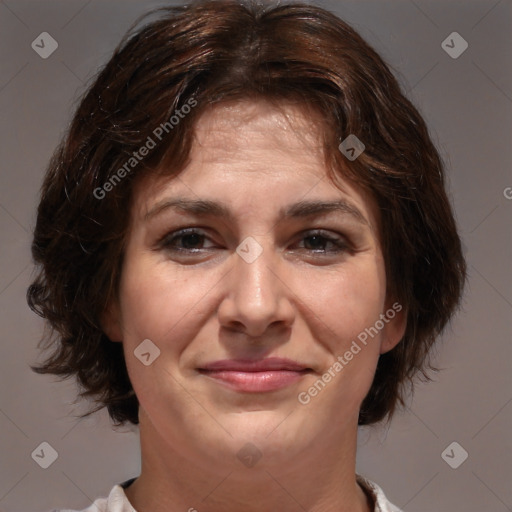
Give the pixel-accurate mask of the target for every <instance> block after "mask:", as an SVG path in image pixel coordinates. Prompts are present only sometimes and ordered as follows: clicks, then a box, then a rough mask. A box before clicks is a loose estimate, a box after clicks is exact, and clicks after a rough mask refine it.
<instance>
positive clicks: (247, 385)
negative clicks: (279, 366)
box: [201, 370, 310, 393]
mask: <svg viewBox="0 0 512 512" xmlns="http://www.w3.org/2000/svg"><path fill="white" fill-rule="evenodd" d="M201 373H202V374H203V375H207V376H208V377H211V378H212V379H215V380H219V381H221V382H222V383H223V384H225V385H226V386H228V387H229V388H231V389H234V390H236V391H245V392H247V393H262V392H265V391H275V390H277V389H281V388H284V387H286V386H289V385H290V384H293V383H294V382H297V381H298V380H300V379H301V378H302V377H303V376H304V375H306V374H307V373H310V371H309V370H304V371H291V370H268V371H261V372H242V371H232V370H229V371H228V370H202V371H201Z"/></svg>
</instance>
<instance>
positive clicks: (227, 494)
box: [28, 0, 465, 512]
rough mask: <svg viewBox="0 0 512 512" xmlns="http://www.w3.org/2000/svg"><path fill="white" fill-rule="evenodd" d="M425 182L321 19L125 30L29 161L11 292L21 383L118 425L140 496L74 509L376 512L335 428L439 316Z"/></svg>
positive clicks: (247, 17) (123, 492) (170, 16)
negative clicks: (29, 332) (32, 190)
mask: <svg viewBox="0 0 512 512" xmlns="http://www.w3.org/2000/svg"><path fill="white" fill-rule="evenodd" d="M443 173H444V171H443V165H442V162H441V160H440V157H439V155H438V153H437V151H436V149H435V147H434V145H433V144H432V141H431V140H430V137H429V134H428V130H427V128H426V126H425V123H424V121H423V119H422V118H421V116H420V115H419V113H418V112H417V110H416V109H415V108H414V106H413V105H411V103H410V102H409V101H408V100H407V99H406V98H405V97H404V96H403V94H402V93H401V91H400V88H399V86H398V84H397V82H396V80H395V79H394V77H393V76H392V74H391V73H390V71H389V69H388V68H387V66H386V64H385V63H384V62H383V61H382V59H381V58H380V57H379V56H378V55H377V54H376V53H375V51H374V50H373V49H372V48H370V47H369V46H368V45H367V43H365V42H364V41H363V40H362V39H361V37H360V36H359V35H358V34H357V33H356V32H354V30H353V29H351V28H350V27H349V26H348V25H347V24H345V23H344V22H343V21H341V20H340V19H338V18H337V17H335V16H334V15H333V14H331V13H329V12H327V11H325V10H323V9H320V8H317V7H313V6H309V5H305V4H299V3H297V4H289V5H281V6H279V5H267V6H261V5H257V4H248V3H241V2H238V1H231V0H220V1H208V0H206V1H199V2H194V3H193V4H190V5H188V6H183V7H172V8H166V9H163V10H161V11H160V12H159V17H158V19H157V20H156V21H153V22H151V23H148V24H147V25H145V26H143V27H142V28H140V29H138V30H134V31H133V32H131V33H130V34H129V35H128V36H127V37H126V38H125V40H124V41H123V42H122V43H121V45H120V46H119V48H118V49H117V50H116V52H115V53H114V55H113V57H112V58H111V60H110V61H109V62H108V63H107V65H106V66H105V68H104V69H103V70H102V71H101V73H100V74H99V75H98V77H97V78H96V80H95V82H94V83H93V85H92V86H91V87H90V89H89V91H88V92H87V94H86V95H85V97H84V99H83V100H82V102H81V103H80V105H79V107H78V109H77V112H76V114H75V116H74V119H73V122H72V125H71V127H70V129H69V133H68V134H67V136H66V137H65V139H64V140H63V142H62V144H61V146H60V147H59V149H58V150H57V151H56V153H55V155H54V157H53V159H52V161H51V163H50V166H49V169H48V173H47V176H46V179H45V182H44V185H43V189H42V196H41V202H40V205H39V209H38V218H37V226H36V230H35V235H34V242H33V256H34V259H35V261H36V263H37V264H39V265H40V273H39V275H38V277H37V279H36V280H35V281H34V283H33V284H32V285H31V287H30V289H29V291H28V300H29V304H30V305H31V307H32V308H33V309H34V310H35V311H36V312H38V313H39V314H40V315H41V316H43V317H44V318H45V319H46V320H47V322H48V323H49V325H50V327H51V331H50V334H49V335H48V337H47V338H46V348H48V349H50V348H53V353H52V354H51V356H50V357H49V358H48V359H47V360H46V361H45V363H44V364H42V365H41V366H39V367H34V370H35V371H37V372H39V373H52V374H57V375H61V376H76V378H77V380H78V382H79V383H80V385H81V386H82V387H83V392H82V393H81V396H88V397H92V398H94V400H95V401H96V403H97V404H98V406H97V407H96V409H95V410H98V409H100V408H102V407H105V406H106V407H107V408H108V411H109V414H110V417H111V418H112V420H113V421H114V422H115V424H117V425H120V424H124V423H127V422H129V423H132V424H135V425H139V428H140V438H141V456H142V471H141V475H140V476H139V477H137V478H133V479H131V480H128V481H127V482H123V483H122V484H119V485H116V486H114V487H113V489H112V491H111V493H110V495H109V497H108V498H98V500H96V501H95V503H94V504H93V505H91V507H89V508H88V509H87V511H91V512H92V511H93V510H100V511H110V512H113V511H116V512H118V511H133V510H137V511H138V512H146V511H150V510H151V511H153V512H160V511H174V510H176V511H179V510H188V511H189V512H190V511H193V510H197V511H199V512H217V511H223V512H230V511H232V510H239V509H240V508H242V507H243V508H244V510H246V511H254V512H256V511H259V512H260V511H261V512H263V511H264V512H267V511H269V510H275V509H277V508H279V510H281V511H284V512H288V511H289V512H296V511H299V510H307V511H312V512H313V511H315V512H317V511H318V512H320V511H336V512H341V511H343V512H348V511H350V512H363V511H365V512H368V511H380V512H387V511H396V510H398V509H397V508H396V507H395V506H394V505H392V504H391V503H390V502H389V501H388V500H387V499H386V497H385V495H384V493H383V491H382V490H381V489H380V488H379V487H378V486H377V485H376V484H374V483H373V482H371V481H369V480H367V479H365V478H364V477H363V476H361V475H356V473H355V459H356V439H357V429H358V425H370V424H374V423H377V422H379V421H381V420H383V419H385V418H388V419H389V418H391V416H392V414H393V412H394V411H395V409H396V407H397V406H398V405H400V404H403V403H404V402H403V400H404V397H405V393H406V392H407V391H408V389H409V385H410V384H411V381H412V378H413V377H414V376H415V375H416V374H418V372H419V373H423V374H425V372H426V370H427V369H428V360H427V356H428V353H429V350H430V348H431V347H432V345H433V343H434V342H435V340H436V339H437V337H438V336H439V334H440V333H441V332H442V330H443V328H444V327H445V325H446V324H447V322H448V321H449V319H450V317H451V316H452V314H453V313H454V311H455V310H456V308H457V305H458V303H459V300H460V296H461V293H462V287H463V282H464V277H465V263H464V259H463V256H462V251H461V243H460V239H459V237H458V234H457V230H456V225H455V222H454V218H453V214H452V209H451V206H450V203H449V201H448V198H447V195H446V192H445V188H444V174H443ZM91 412H94V411H91Z"/></svg>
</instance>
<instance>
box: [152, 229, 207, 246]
mask: <svg viewBox="0 0 512 512" xmlns="http://www.w3.org/2000/svg"><path fill="white" fill-rule="evenodd" d="M160 245H161V247H163V248H164V249H166V250H170V251H176V252H199V251H204V250H209V249H212V248H214V247H216V245H215V244H214V243H213V242H212V241H211V240H210V239H209V238H208V237H207V235H206V234H205V233H203V232H202V231H200V230H198V229H194V228H188V229H180V230H178V231H175V232H173V233H170V234H169V235H166V236H165V237H164V238H163V240H162V241H161V244H160Z"/></svg>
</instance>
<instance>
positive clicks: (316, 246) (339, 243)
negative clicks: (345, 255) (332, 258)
mask: <svg viewBox="0 0 512 512" xmlns="http://www.w3.org/2000/svg"><path fill="white" fill-rule="evenodd" d="M298 248H299V249H300V250H306V251H309V252H312V253H314V254H322V253H323V254H327V253H330V254H332V253H339V252H344V251H347V250H349V245H348V243H347V241H346V240H345V239H344V238H343V237H340V236H336V235H333V234H330V233H329V234H327V233H325V232H323V231H310V232H308V233H306V234H304V235H303V236H302V238H301V240H300V241H299V242H298Z"/></svg>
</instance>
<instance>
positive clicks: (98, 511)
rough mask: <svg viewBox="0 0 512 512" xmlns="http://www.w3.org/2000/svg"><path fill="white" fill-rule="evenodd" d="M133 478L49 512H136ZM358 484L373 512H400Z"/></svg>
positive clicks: (374, 489)
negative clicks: (80, 505) (85, 503)
mask: <svg viewBox="0 0 512 512" xmlns="http://www.w3.org/2000/svg"><path fill="white" fill-rule="evenodd" d="M134 480H135V478H131V479H130V480H127V481H126V482H123V483H120V484H116V485H114V487H112V490H111V491H110V493H109V495H108V497H103V498H98V499H96V500H95V501H94V503H93V504H92V505H90V506H89V507H87V508H85V509H83V510H71V509H60V510H52V511H51V512H137V511H136V510H135V509H134V508H133V507H132V505H131V503H130V502H129V501H128V498H127V497H126V494H125V492H124V489H125V488H126V487H128V486H129V485H130V484H131V483H132V482H133V481H134ZM357 481H358V483H359V484H360V485H361V486H362V487H363V488H364V489H365V490H366V491H367V492H368V493H369V494H370V495H371V496H372V498H373V500H374V502H375V508H374V512H402V511H401V510H400V509H399V508H398V507H396V506H395V505H393V504H392V503H390V502H389V501H388V500H387V498H386V496H385V495H384V492H383V491H382V489H381V488H380V487H379V486H378V485H377V484H376V483H374V482H372V481H371V480H368V479H366V478H363V477H362V476H360V475H357Z"/></svg>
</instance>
